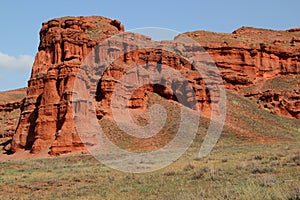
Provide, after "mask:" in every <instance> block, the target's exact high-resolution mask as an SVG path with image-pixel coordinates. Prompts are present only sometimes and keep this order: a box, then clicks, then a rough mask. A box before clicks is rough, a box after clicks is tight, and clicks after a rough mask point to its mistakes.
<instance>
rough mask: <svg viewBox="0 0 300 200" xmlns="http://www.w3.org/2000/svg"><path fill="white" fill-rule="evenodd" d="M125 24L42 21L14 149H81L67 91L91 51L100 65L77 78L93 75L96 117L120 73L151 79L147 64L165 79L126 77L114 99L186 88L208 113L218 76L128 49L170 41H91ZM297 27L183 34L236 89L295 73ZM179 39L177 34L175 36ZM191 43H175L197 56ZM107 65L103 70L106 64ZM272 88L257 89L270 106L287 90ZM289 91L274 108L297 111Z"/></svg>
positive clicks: (173, 93)
mask: <svg viewBox="0 0 300 200" xmlns="http://www.w3.org/2000/svg"><path fill="white" fill-rule="evenodd" d="M123 31H124V27H123V25H122V24H121V23H120V22H119V21H117V20H111V19H107V18H104V17H65V18H59V19H54V20H50V21H48V22H46V23H43V26H42V29H41V32H40V39H41V42H40V45H39V51H38V53H37V55H36V59H35V62H34V64H33V68H32V74H31V78H30V80H29V82H28V91H27V97H26V99H25V101H24V103H23V109H22V113H21V116H20V121H19V125H18V128H17V130H16V133H15V135H14V137H13V141H12V151H13V152H16V151H18V150H22V149H28V150H31V152H32V153H38V152H40V151H41V150H43V149H49V150H50V152H49V153H50V154H52V155H58V154H62V153H68V152H73V151H84V150H85V148H84V145H83V144H82V142H81V140H80V138H79V136H78V134H77V132H76V129H75V127H74V121H73V108H72V103H73V105H74V102H73V101H74V99H72V98H73V95H74V93H73V87H74V81H75V78H76V76H77V73H78V71H79V69H80V68H81V67H83V66H82V65H83V62H84V60H85V59H86V57H87V56H88V55H89V56H91V57H92V59H93V62H95V63H96V64H98V66H100V68H95V69H96V70H99V71H93V70H92V71H88V72H85V73H82V74H81V73H80V76H81V79H82V80H85V78H88V79H89V80H91V81H90V82H89V83H85V85H84V86H85V87H86V88H90V94H89V95H90V96H91V97H94V98H95V101H96V114H97V116H98V118H99V119H100V118H102V117H103V116H106V115H108V116H109V115H111V103H112V101H111V96H112V93H113V90H114V88H115V86H116V84H117V83H119V82H120V80H121V78H122V77H123V76H124V75H126V76H128V78H129V80H130V81H131V82H137V83H138V82H141V83H143V82H146V80H148V79H149V72H151V71H152V72H153V71H155V72H156V73H157V74H159V79H158V80H157V81H158V83H164V84H163V86H161V84H146V85H144V86H143V87H140V88H139V89H138V90H136V91H135V92H134V93H133V94H131V90H130V87H127V86H126V84H125V85H123V86H121V92H120V93H118V96H117V98H119V99H120V100H122V98H123V97H124V96H128V95H130V96H129V99H128V100H129V103H128V104H126V105H124V106H125V107H128V108H129V109H143V108H145V102H146V95H145V94H146V92H147V91H151V92H155V93H158V94H159V95H161V96H163V97H165V98H167V99H171V100H175V101H178V100H179V99H178V98H180V95H182V94H185V95H186V98H184V99H186V102H183V104H184V105H186V106H188V107H190V108H192V109H194V108H195V106H199V107H200V109H201V110H206V111H208V113H210V109H211V106H212V104H216V103H218V99H219V96H218V92H217V91H218V87H219V86H220V84H221V83H220V82H219V81H218V80H217V78H215V77H214V76H212V77H213V78H212V80H210V82H209V83H205V81H204V79H203V77H202V76H205V74H201V75H200V74H199V73H197V72H196V69H195V68H194V66H193V65H191V64H190V63H189V62H187V61H186V60H184V59H182V58H181V57H180V56H178V55H175V54H172V53H170V52H168V51H165V50H163V49H139V50H133V51H130V49H134V47H135V46H136V40H137V39H138V40H140V41H143V42H146V43H150V44H152V43H153V44H159V45H161V46H164V47H170V46H172V45H174V42H172V41H162V42H155V41H152V40H151V39H150V38H149V37H146V36H141V35H138V34H130V33H129V34H128V36H129V37H128V40H126V42H124V43H122V44H118V45H117V46H116V48H111V44H107V46H105V45H104V46H102V51H99V49H98V48H99V47H96V46H97V44H99V43H100V42H101V41H104V40H105V39H106V38H108V37H110V36H112V35H114V34H116V33H119V32H123ZM296 32H297V31H296ZM296 32H295V31H294V30H290V31H272V30H262V29H254V28H246V27H244V28H241V29H238V30H236V31H234V32H233V33H232V34H217V33H211V32H204V31H196V32H190V33H186V34H185V35H187V36H190V37H192V38H194V39H195V40H196V41H197V42H199V43H200V44H201V46H203V47H204V48H205V49H206V50H207V51H208V52H209V54H210V56H211V57H212V59H213V60H214V61H215V63H216V65H217V66H218V68H219V70H220V72H221V75H222V77H223V79H224V81H225V86H226V88H227V89H231V90H236V91H240V90H242V89H244V88H247V87H249V86H251V85H254V84H255V83H257V82H259V81H262V80H266V79H271V78H273V77H276V76H283V75H289V74H299V71H300V63H299V52H300V45H299V44H298V36H297V34H295V33H296ZM178 39H180V35H179V36H177V37H176V38H175V40H178ZM193 48H194V46H193V45H192V46H189V45H185V46H184V45H183V46H182V47H179V52H182V53H191V56H195V57H197V55H194V54H193ZM122 51H124V52H127V53H125V54H121V55H119V54H118V52H122ZM104 55H109V58H111V59H115V60H114V62H113V63H111V64H110V66H102V65H101V61H102V60H104V57H103V56H104ZM206 64H208V63H206ZM137 65H139V68H137V69H136V70H133V71H131V72H130V73H129V74H128V70H129V71H130V69H131V68H134V67H137ZM128 66H131V68H130V67H128ZM164 66H168V67H171V68H173V69H176V70H177V71H179V72H180V74H181V75H182V76H183V77H184V79H185V80H181V79H178V80H174V79H171V80H172V81H168V80H170V79H169V77H167V76H168V73H163V72H162V70H164ZM101 67H102V68H101ZM104 68H106V70H104V71H103V69H104ZM81 69H82V68H81ZM101 73H103V74H101ZM207 73H212V72H207ZM137 77H138V78H137ZM210 77H211V76H210ZM98 81H99V83H98ZM97 83H98V85H97ZM188 86H189V87H188ZM190 88H192V90H191V89H190ZM210 91H212V92H210ZM193 93H194V94H195V95H193ZM298 93H299V91H298ZM294 94H296V97H295V98H294ZM276 95H277V94H276ZM276 95H275V94H274V95H273V96H272V95H269V94H268V95H267V94H261V95H260V96H257V98H258V99H259V100H260V101H267V102H269V100H268V99H270V98H271V99H272V102H274V101H277V99H278V103H276V104H275V107H276V108H279V106H280V105H281V104H284V103H283V102H284V100H283V99H285V98H286V97H285V96H286V94H284V93H280V94H278V95H279V98H277V96H276ZM264 96H265V97H264ZM288 96H289V97H292V98H291V99H290V100H289V101H288V102H290V104H287V103H285V104H284V109H286V110H289V111H288V113H285V112H283V109H281V111H280V112H275V113H279V114H281V115H289V116H292V117H296V118H298V116H299V109H298V108H299V101H298V96H297V91H295V92H292V93H291V94H289V95H288ZM275 97H276V98H275ZM77 103H78V107H79V105H80V103H81V102H80V100H78V102H75V105H76V106H77ZM268 106H269V105H267V107H268ZM75 110H76V108H75ZM275 110H276V109H275Z"/></svg>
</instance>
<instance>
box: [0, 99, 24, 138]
mask: <svg viewBox="0 0 300 200" xmlns="http://www.w3.org/2000/svg"><path fill="white" fill-rule="evenodd" d="M21 106H22V102H9V103H0V119H1V121H0V122H1V124H0V131H1V133H0V137H12V136H13V135H14V133H15V131H16V128H17V125H18V117H19V115H20V111H21Z"/></svg>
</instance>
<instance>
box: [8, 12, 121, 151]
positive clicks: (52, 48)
mask: <svg viewBox="0 0 300 200" xmlns="http://www.w3.org/2000/svg"><path fill="white" fill-rule="evenodd" d="M123 30H124V27H123V25H122V24H121V23H120V22H119V21H117V20H111V19H108V18H104V17H64V18H59V19H53V20H50V21H48V22H46V23H43V26H42V29H41V31H40V40H41V41H40V45H39V49H38V50H39V51H38V53H37V55H36V58H35V62H34V64H33V67H32V73H31V77H30V80H29V82H28V90H27V97H26V99H25V101H24V105H23V106H24V108H23V111H22V113H21V116H20V121H19V125H18V128H17V130H16V133H15V135H14V136H13V141H12V149H11V150H12V151H13V152H16V151H18V150H21V149H28V150H31V152H32V153H38V152H39V151H41V150H43V149H51V150H50V153H51V154H60V153H68V152H71V151H81V150H84V146H83V144H82V143H81V141H80V139H79V137H78V135H77V133H76V131H75V129H74V125H73V116H72V107H71V103H70V99H71V91H72V88H73V81H74V78H75V76H76V73H77V70H78V68H79V66H80V64H81V63H82V61H83V60H84V58H85V57H86V56H87V55H88V54H89V52H90V51H92V49H93V48H94V47H95V46H96V45H97V44H98V43H99V42H101V41H102V40H104V39H105V38H107V37H109V36H111V35H113V34H116V33H118V32H120V31H123Z"/></svg>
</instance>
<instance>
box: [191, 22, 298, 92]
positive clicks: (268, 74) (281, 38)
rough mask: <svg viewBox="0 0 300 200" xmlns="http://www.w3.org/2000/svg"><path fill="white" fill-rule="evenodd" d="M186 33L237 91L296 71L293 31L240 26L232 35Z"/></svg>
mask: <svg viewBox="0 0 300 200" xmlns="http://www.w3.org/2000/svg"><path fill="white" fill-rule="evenodd" d="M186 34H187V35H188V36H190V37H192V38H194V39H195V40H196V41H198V42H199V43H200V44H201V46H202V47H204V48H205V49H206V50H207V51H208V52H209V54H210V55H211V56H212V58H213V60H214V61H215V63H216V65H217V66H218V68H219V70H220V71H221V73H222V77H223V79H224V80H225V81H226V83H227V84H226V87H227V88H228V89H234V90H239V89H241V88H244V87H246V86H249V85H251V84H254V83H255V82H257V81H260V80H262V79H270V78H273V77H275V76H280V75H288V74H299V72H300V57H299V52H300V46H299V45H298V44H295V42H293V41H295V40H296V38H298V35H297V34H296V33H295V32H291V31H290V32H288V31H273V30H265V29H255V28H247V27H242V28H240V29H238V30H236V31H234V32H233V33H232V34H225V33H224V34H220V33H212V32H205V31H196V32H188V33H186Z"/></svg>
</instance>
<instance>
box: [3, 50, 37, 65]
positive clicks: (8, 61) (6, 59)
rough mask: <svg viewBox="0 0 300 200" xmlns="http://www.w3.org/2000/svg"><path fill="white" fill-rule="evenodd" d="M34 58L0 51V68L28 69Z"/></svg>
mask: <svg viewBox="0 0 300 200" xmlns="http://www.w3.org/2000/svg"><path fill="white" fill-rule="evenodd" d="M33 60H34V58H33V57H32V56H30V55H20V56H17V57H14V56H10V55H7V54H5V53H2V52H0V68H3V69H30V68H31V67H32V64H33Z"/></svg>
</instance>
